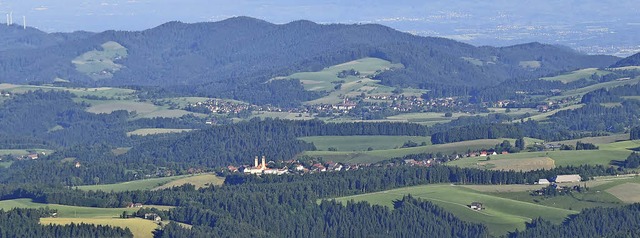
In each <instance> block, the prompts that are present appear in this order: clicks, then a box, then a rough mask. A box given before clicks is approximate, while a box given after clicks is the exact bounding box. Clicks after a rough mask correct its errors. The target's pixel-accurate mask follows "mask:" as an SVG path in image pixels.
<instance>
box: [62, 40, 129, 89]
mask: <svg viewBox="0 0 640 238" xmlns="http://www.w3.org/2000/svg"><path fill="white" fill-rule="evenodd" d="M101 47H102V50H92V51H88V52H86V53H84V54H82V55H80V56H78V57H76V58H75V59H73V60H72V61H71V63H73V64H74V65H75V66H76V70H77V71H78V72H81V73H84V74H86V75H88V76H89V77H91V78H93V79H96V80H98V79H107V78H111V77H113V73H114V72H116V71H118V70H120V68H122V67H123V66H122V65H119V64H117V63H115V62H114V61H116V60H118V59H121V58H125V57H127V48H125V47H124V46H122V45H120V44H119V43H117V42H115V41H108V42H106V43H104V44H102V45H101Z"/></svg>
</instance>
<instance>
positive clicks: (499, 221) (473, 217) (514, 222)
mask: <svg viewBox="0 0 640 238" xmlns="http://www.w3.org/2000/svg"><path fill="white" fill-rule="evenodd" d="M408 194H411V195H412V196H414V197H417V198H421V199H425V200H427V201H430V202H433V203H435V204H437V205H439V206H441V207H443V208H444V209H445V210H447V211H448V212H451V213H453V214H454V215H455V216H456V217H458V218H460V219H462V220H466V221H469V222H475V223H483V224H485V225H486V226H487V227H488V228H489V231H490V232H491V233H492V234H493V235H505V234H507V232H509V231H514V230H515V229H519V230H522V229H524V228H525V222H529V221H531V220H532V219H534V218H537V217H543V218H545V219H547V220H550V221H552V222H555V223H560V222H562V221H563V220H564V219H565V218H566V217H567V216H569V215H571V214H576V213H577V211H571V210H568V209H561V208H554V207H548V206H543V205H538V204H534V203H528V202H523V201H518V200H514V199H508V198H503V197H500V196H496V195H492V194H485V193H481V192H478V191H476V190H472V189H469V188H465V187H463V186H457V185H451V184H434V185H422V186H413V187H405V188H399V189H392V190H386V191H382V192H376V193H368V194H361V195H354V196H348V197H341V198H336V200H337V201H340V202H347V201H350V200H353V201H356V202H358V201H366V202H369V203H371V204H377V205H383V206H388V207H393V201H394V200H398V199H401V198H402V196H404V195H408ZM472 202H481V203H483V205H484V207H486V209H484V210H481V211H476V210H472V209H470V208H469V207H468V205H470V204H471V203H472Z"/></svg>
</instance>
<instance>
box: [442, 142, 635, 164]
mask: <svg viewBox="0 0 640 238" xmlns="http://www.w3.org/2000/svg"><path fill="white" fill-rule="evenodd" d="M612 138H618V137H617V136H616V137H607V138H601V139H600V140H601V141H608V140H612ZM589 140H592V141H597V140H598V139H589ZM585 141H586V140H585ZM598 146H599V147H600V149H599V150H564V151H560V150H557V151H543V152H522V153H515V154H508V155H492V156H491V161H496V160H513V159H526V158H537V157H549V158H551V159H553V160H554V161H555V165H556V166H567V165H581V164H591V165H605V166H606V165H609V163H610V162H611V160H625V159H626V158H627V156H629V154H631V151H630V150H629V149H632V148H637V147H640V141H620V142H613V143H605V144H598ZM485 159H486V158H481V157H471V158H462V159H460V160H456V161H452V162H450V163H448V164H449V165H455V166H460V167H469V168H478V165H477V164H478V163H482V162H485Z"/></svg>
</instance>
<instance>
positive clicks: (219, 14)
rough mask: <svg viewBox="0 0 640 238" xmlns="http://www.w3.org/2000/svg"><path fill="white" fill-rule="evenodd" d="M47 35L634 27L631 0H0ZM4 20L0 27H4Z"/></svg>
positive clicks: (1, 8) (1, 10) (637, 10)
mask: <svg viewBox="0 0 640 238" xmlns="http://www.w3.org/2000/svg"><path fill="white" fill-rule="evenodd" d="M9 12H13V19H14V22H15V23H18V22H19V23H20V24H22V23H21V22H22V16H26V17H27V25H30V26H34V27H36V28H39V29H41V30H44V31H47V32H70V31H76V30H87V31H104V30H112V29H116V30H143V29H147V28H151V27H154V26H157V25H160V24H162V23H165V22H168V21H173V20H178V21H182V22H202V21H217V20H222V19H226V18H228V17H232V16H250V17H255V18H260V19H264V20H267V21H270V22H274V23H286V22H290V21H294V20H299V19H306V20H311V21H315V22H322V23H358V22H365V23H368V22H373V23H383V24H384V23H390V22H395V23H398V22H405V23H414V25H415V24H419V23H421V22H422V23H429V22H438V21H444V22H455V21H458V22H461V23H466V24H469V25H470V26H473V25H479V24H481V23H483V22H487V21H493V22H509V21H514V22H521V23H527V22H529V23H538V24H544V22H545V21H552V22H553V23H558V22H563V23H567V24H575V23H581V22H588V21H589V20H593V21H606V20H615V19H621V18H626V19H628V20H629V21H637V22H640V18H639V17H638V16H640V3H639V2H638V1H637V0H616V1H611V0H602V1H593V0H581V1H579V0H565V1H563V0H540V1H515V0H511V1H507V0H493V1H468V0H467V1H465V0H459V1H449V0H447V1H445V0H437V1H408V0H395V1H317V0H314V1H312V0H272V1H264V0H251V1H250V0H234V1H220V0H179V1H178V0H173V1H172V0H93V1H88V0H55V1H54V0H0V14H2V15H5V14H6V13H9ZM4 21H5V20H4V17H3V18H0V22H4Z"/></svg>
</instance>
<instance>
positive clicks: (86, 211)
mask: <svg viewBox="0 0 640 238" xmlns="http://www.w3.org/2000/svg"><path fill="white" fill-rule="evenodd" d="M45 207H48V208H50V209H55V210H57V211H58V217H60V218H114V217H115V218H117V217H119V216H120V215H121V214H122V212H124V211H126V212H129V213H131V212H136V211H138V210H140V208H135V207H134V208H101V207H80V206H67V205H60V204H44V203H35V202H33V201H31V199H28V198H21V199H13V200H2V201H0V209H4V210H10V209H13V208H45ZM144 207H153V208H157V209H160V210H169V209H170V208H173V207H171V206H155V205H144Z"/></svg>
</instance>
